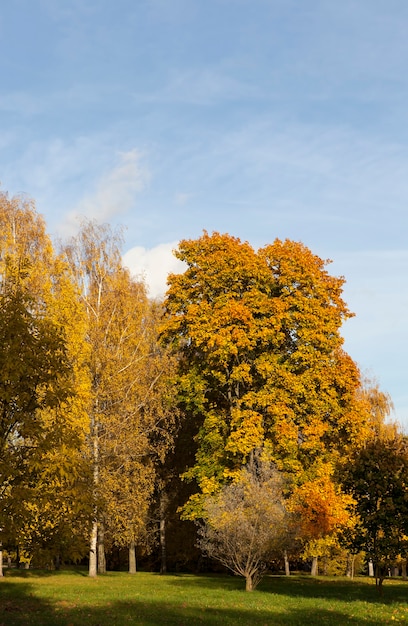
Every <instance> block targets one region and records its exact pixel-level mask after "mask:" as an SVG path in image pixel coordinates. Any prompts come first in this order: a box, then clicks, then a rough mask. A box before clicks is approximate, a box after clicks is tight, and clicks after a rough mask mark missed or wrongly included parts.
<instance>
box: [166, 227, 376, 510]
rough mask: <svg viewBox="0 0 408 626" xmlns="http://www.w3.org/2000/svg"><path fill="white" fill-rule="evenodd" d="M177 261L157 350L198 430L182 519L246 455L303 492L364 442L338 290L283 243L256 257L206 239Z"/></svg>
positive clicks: (307, 257) (302, 253) (308, 257)
mask: <svg viewBox="0 0 408 626" xmlns="http://www.w3.org/2000/svg"><path fill="white" fill-rule="evenodd" d="M175 254H176V256H177V257H178V258H179V259H180V260H182V261H184V262H185V263H186V266H187V269H186V270H185V272H184V273H182V274H172V275H170V276H169V280H168V282H169V289H168V292H167V296H166V300H165V318H164V322H163V328H162V338H163V341H164V342H166V343H168V344H170V345H172V346H173V348H174V350H176V351H178V352H179V354H180V355H181V356H180V380H179V385H180V389H183V390H184V393H185V396H186V399H185V400H184V404H185V405H186V406H188V407H189V409H190V411H191V415H192V416H193V417H192V419H193V420H194V421H195V424H196V427H195V437H196V442H197V453H196V460H195V464H194V465H193V466H192V467H191V468H190V469H189V470H188V471H187V472H186V477H187V478H189V479H192V480H196V481H197V483H198V486H199V493H197V494H196V495H195V496H193V497H192V498H190V500H189V503H188V504H187V507H186V508H185V515H186V516H187V517H195V516H197V515H198V516H199V515H200V506H201V505H200V502H201V501H202V497H201V495H200V494H204V495H205V494H208V493H212V492H214V491H216V490H217V489H218V488H219V486H220V485H221V484H223V483H224V482H225V480H228V479H229V478H230V477H233V476H234V473H235V472H236V471H239V470H240V468H241V467H242V465H244V464H245V463H246V462H247V460H248V458H249V455H250V454H251V452H252V451H253V450H254V449H255V448H258V447H263V448H264V449H265V450H267V451H268V453H269V455H270V460H271V461H273V462H274V463H275V464H276V466H277V467H278V469H280V470H283V471H285V472H289V473H291V474H292V475H296V476H298V482H299V483H301V482H302V481H304V480H306V472H308V471H309V473H311V474H313V465H314V464H317V465H319V464H320V463H321V462H322V461H324V460H326V461H333V462H335V458H336V456H339V455H341V454H345V453H346V451H347V450H348V449H350V447H351V446H352V445H354V444H355V442H357V441H360V440H363V439H364V437H365V436H366V433H367V432H368V425H367V420H368V417H367V403H366V401H365V400H364V399H363V398H362V397H361V394H359V390H360V387H361V380H360V373H359V370H358V367H357V366H356V364H355V363H354V362H353V360H352V359H351V358H350V357H349V356H348V355H347V354H346V353H345V352H344V350H343V348H342V343H343V339H342V337H341V335H340V328H341V325H342V323H343V322H344V320H346V319H348V318H349V317H350V316H351V313H350V312H349V310H348V308H347V306H346V304H345V302H344V301H343V299H342V297H341V294H342V286H343V283H344V279H343V278H336V277H333V276H331V275H330V274H329V273H328V272H327V270H326V264H327V263H326V262H325V261H323V260H321V259H320V258H319V257H317V256H316V255H314V254H312V252H311V251H310V250H309V249H308V248H306V246H304V245H303V244H301V243H296V242H292V241H288V240H286V241H280V240H276V241H275V242H274V243H273V244H271V245H268V246H265V247H264V248H261V249H260V250H258V251H255V250H254V249H253V248H252V247H251V246H250V245H249V244H248V243H246V242H241V241H240V240H239V239H237V238H234V237H232V236H230V235H227V234H224V235H221V234H219V233H213V234H212V235H209V234H208V233H206V232H204V234H203V235H202V237H200V238H199V239H197V240H183V241H181V242H180V244H179V247H178V250H177V251H176V253H175ZM187 398H188V399H187Z"/></svg>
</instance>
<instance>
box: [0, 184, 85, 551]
mask: <svg viewBox="0 0 408 626" xmlns="http://www.w3.org/2000/svg"><path fill="white" fill-rule="evenodd" d="M0 226H1V233H2V237H1V241H0V277H1V278H0V307H1V314H2V315H1V321H0V338H1V345H0V364H1V379H0V412H1V419H0V454H1V457H0V475H1V476H0V489H1V491H0V496H1V499H2V516H1V517H2V519H1V522H0V526H1V528H2V537H3V539H4V540H7V541H11V542H16V541H18V537H19V536H20V537H21V535H22V532H23V528H24V527H26V526H27V523H28V519H29V518H30V515H31V514H30V512H29V509H30V507H29V506H28V504H29V502H31V504H32V506H35V499H36V495H38V494H39V492H38V489H37V487H38V485H39V484H44V482H45V476H47V480H46V482H47V485H48V493H50V491H51V488H52V487H54V491H53V493H52V494H50V498H51V499H52V498H54V497H55V493H56V492H55V490H56V489H58V490H59V493H60V492H61V480H60V479H61V472H66V473H67V474H66V475H68V474H69V473H70V471H71V470H72V471H73V469H74V466H75V461H76V454H77V450H79V449H80V446H81V442H82V441H83V438H84V431H83V425H84V422H83V419H82V418H83V414H82V412H81V398H82V395H83V394H82V391H81V374H80V366H79V364H80V363H81V359H79V360H78V362H77V364H76V365H74V360H75V355H76V354H78V353H80V345H79V344H80V340H79V337H80V333H79V329H80V323H79V321H80V315H78V316H76V317H75V313H78V310H77V309H76V308H75V307H76V304H75V303H76V298H75V289H74V286H73V285H72V283H70V281H69V279H68V274H67V267H66V265H65V264H64V263H63V261H62V260H61V259H60V258H59V257H58V256H57V255H56V254H55V252H54V250H53V247H52V245H51V242H50V239H49V237H48V236H47V234H46V231H45V224H44V221H43V219H42V218H41V216H40V215H38V214H37V212H36V210H35V207H34V204H33V203H32V202H30V201H26V200H23V199H21V198H13V199H11V200H10V199H9V198H8V196H7V195H6V194H0ZM74 327H75V333H74V332H73V328H74ZM62 450H64V452H63V453H62ZM71 462H72V464H71V465H70V463H71ZM68 465H70V470H68ZM57 477H59V478H57ZM57 483H58V485H57ZM74 499H75V498H74ZM43 502H44V500H43ZM31 521H33V519H31ZM47 522H48V523H53V520H52V519H48V520H47ZM32 528H33V529H34V527H33V525H32ZM34 530H35V531H38V528H35V529H34Z"/></svg>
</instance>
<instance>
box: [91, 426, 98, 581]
mask: <svg viewBox="0 0 408 626" xmlns="http://www.w3.org/2000/svg"><path fill="white" fill-rule="evenodd" d="M91 434H92V457H93V458H92V461H93V476H92V478H93V490H94V493H93V495H94V497H95V499H96V495H97V491H98V486H99V437H98V422H97V420H96V418H95V416H94V415H93V416H92V420H91ZM97 550H98V508H97V505H96V503H95V505H94V520H93V522H92V530H91V541H90V546H89V576H92V577H95V576H97V574H98V553H97Z"/></svg>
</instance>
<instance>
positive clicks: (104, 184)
mask: <svg viewBox="0 0 408 626" xmlns="http://www.w3.org/2000/svg"><path fill="white" fill-rule="evenodd" d="M147 180H148V174H147V172H146V170H144V169H143V168H142V167H141V165H140V154H139V152H138V151H137V150H131V151H129V152H122V153H121V154H120V155H119V163H118V165H116V166H115V167H114V168H113V169H112V170H111V171H110V172H108V173H107V174H106V175H105V176H103V177H102V178H100V180H99V181H98V183H97V185H96V189H95V191H94V193H93V194H91V195H88V196H86V197H85V198H83V199H82V200H81V201H80V202H79V204H78V205H77V206H76V208H75V209H74V210H73V211H71V213H70V214H69V215H68V221H69V222H71V223H72V222H74V221H77V219H78V217H79V216H85V217H87V218H89V219H97V220H98V221H107V220H110V219H111V218H113V217H116V216H117V215H119V214H123V213H125V212H126V211H127V210H128V209H129V208H131V206H132V204H133V202H134V198H135V195H136V194H137V193H138V192H140V191H142V189H143V188H144V186H145V184H146V182H147Z"/></svg>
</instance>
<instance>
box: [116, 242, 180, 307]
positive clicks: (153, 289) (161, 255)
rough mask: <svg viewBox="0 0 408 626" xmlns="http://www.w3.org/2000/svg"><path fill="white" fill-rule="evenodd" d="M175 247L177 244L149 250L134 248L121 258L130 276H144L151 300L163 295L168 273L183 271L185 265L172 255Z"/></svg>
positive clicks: (164, 244) (160, 245)
mask: <svg viewBox="0 0 408 626" xmlns="http://www.w3.org/2000/svg"><path fill="white" fill-rule="evenodd" d="M177 245H178V242H172V243H162V244H159V245H158V246H156V247H154V248H150V249H147V248H143V247H142V246H136V247H134V248H131V249H130V250H128V251H127V252H126V254H124V256H123V264H124V265H125V266H126V267H128V268H129V270H130V272H131V274H133V275H134V276H144V278H145V280H146V284H147V286H148V288H149V295H150V296H151V297H152V298H159V297H162V296H163V295H164V294H165V292H166V289H167V284H166V283H167V276H168V274H169V273H175V274H178V273H181V272H184V270H185V267H186V266H185V264H184V263H183V262H182V261H179V259H177V258H176V257H175V256H174V254H173V250H175V249H176V248H177Z"/></svg>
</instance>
